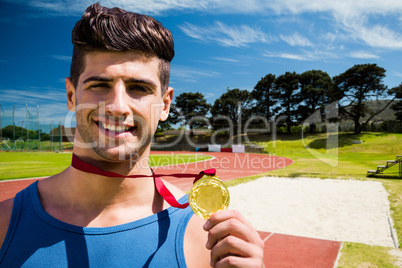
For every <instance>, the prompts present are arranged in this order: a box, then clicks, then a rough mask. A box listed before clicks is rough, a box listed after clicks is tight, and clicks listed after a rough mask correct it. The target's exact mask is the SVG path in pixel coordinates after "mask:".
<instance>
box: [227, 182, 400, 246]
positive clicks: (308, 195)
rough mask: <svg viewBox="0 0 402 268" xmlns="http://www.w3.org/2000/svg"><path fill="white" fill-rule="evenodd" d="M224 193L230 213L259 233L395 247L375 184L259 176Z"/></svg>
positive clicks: (386, 211) (385, 196)
mask: <svg viewBox="0 0 402 268" xmlns="http://www.w3.org/2000/svg"><path fill="white" fill-rule="evenodd" d="M229 192H230V197H231V203H230V209H237V210H239V211H240V212H241V213H242V214H243V215H244V216H245V217H246V218H247V219H248V220H249V221H250V222H251V224H252V225H253V226H254V227H255V228H256V229H258V230H261V231H266V232H273V233H281V234H289V235H297V236H304V237H312V238H321V239H328V240H336V241H349V242H358V243H364V244H368V245H378V246H385V247H394V246H395V244H394V240H393V237H392V231H391V228H390V222H389V201H388V193H387V191H386V190H385V189H384V187H383V185H382V184H381V183H380V182H375V181H356V180H335V179H311V178H278V177H263V178H260V179H258V180H255V181H252V182H249V183H245V184H240V185H236V186H233V187H230V188H229Z"/></svg>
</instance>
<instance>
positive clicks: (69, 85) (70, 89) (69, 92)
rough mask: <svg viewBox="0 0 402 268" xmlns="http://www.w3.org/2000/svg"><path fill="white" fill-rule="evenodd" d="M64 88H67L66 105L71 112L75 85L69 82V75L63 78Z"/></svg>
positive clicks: (73, 107)
mask: <svg viewBox="0 0 402 268" xmlns="http://www.w3.org/2000/svg"><path fill="white" fill-rule="evenodd" d="M64 81H65V83H66V90H67V107H68V109H69V110H70V111H71V112H74V111H75V105H76V103H75V87H74V85H73V83H72V82H71V79H70V77H67V78H66V79H65V80H64Z"/></svg>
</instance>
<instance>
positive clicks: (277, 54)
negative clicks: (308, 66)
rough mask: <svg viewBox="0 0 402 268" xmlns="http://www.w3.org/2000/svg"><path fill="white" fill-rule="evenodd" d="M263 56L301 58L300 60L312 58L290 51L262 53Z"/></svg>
mask: <svg viewBox="0 0 402 268" xmlns="http://www.w3.org/2000/svg"><path fill="white" fill-rule="evenodd" d="M263 56H265V57H269V58H283V59H290V60H302V61H309V60H312V59H311V58H309V57H308V56H306V55H303V54H292V53H276V54H273V53H269V52H267V53H264V54H263Z"/></svg>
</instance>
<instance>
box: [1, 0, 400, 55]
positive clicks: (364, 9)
mask: <svg viewBox="0 0 402 268" xmlns="http://www.w3.org/2000/svg"><path fill="white" fill-rule="evenodd" d="M6 1H11V0H6ZM13 2H16V3H20V4H23V5H28V6H31V7H35V8H38V9H40V10H42V11H44V14H50V15H60V16H65V15H71V14H76V15H79V14H82V13H83V11H84V10H85V8H86V7H87V6H88V5H90V4H92V3H93V1H91V0H69V1H67V0H52V1H50V0H30V1H23V0H14V1H13ZM101 4H102V5H104V6H108V7H113V6H119V7H122V8H125V9H127V10H130V11H135V12H139V13H145V14H151V15H156V14H157V15H160V16H164V15H166V16H168V15H169V14H171V12H176V11H185V12H200V13H202V14H235V15H244V14H247V15H264V16H267V15H278V16H279V15H285V17H286V16H287V15H292V16H294V15H301V14H309V16H310V15H311V16H314V15H317V14H320V15H323V16H325V17H328V21H332V22H334V25H332V26H333V27H335V28H336V30H339V31H338V32H337V33H338V34H344V33H346V34H347V35H348V36H349V39H350V40H357V41H359V42H363V43H364V44H366V45H368V46H371V47H379V48H391V49H402V33H401V30H400V29H401V27H400V24H401V23H400V22H401V17H402V1H400V0H337V1H333V0H309V1H306V0H286V1H283V0H270V1H265V0H200V1H193V0H149V1H143V0H120V1H115V0H104V1H101ZM378 18H380V19H378ZM381 18H384V19H386V21H388V22H389V25H385V24H384V20H382V19H381ZM182 27H183V31H185V32H186V33H187V34H188V35H189V36H192V37H193V38H196V39H200V40H203V37H204V36H202V34H201V33H196V32H194V31H193V30H194V29H203V28H201V27H200V28H195V27H199V26H195V25H190V24H187V25H184V26H182ZM212 27H213V30H215V32H216V33H221V34H222V35H223V36H224V37H223V38H221V39H220V38H219V37H218V36H214V37H211V36H210V35H208V36H207V37H206V38H207V39H208V38H210V41H212V40H214V41H216V42H219V43H220V44H222V45H225V46H245V45H246V44H247V41H246V38H242V37H241V36H240V35H239V34H241V33H245V32H246V31H248V30H251V33H249V35H247V36H246V37H247V38H249V37H251V38H252V39H254V40H261V39H264V38H265V39H267V40H269V39H270V38H269V37H267V36H265V35H264V34H263V33H261V31H260V30H258V29H256V28H250V27H249V26H232V27H227V26H226V25H219V24H215V25H213V26H212ZM236 27H237V28H236ZM204 30H205V29H204ZM204 38H205V37H204ZM288 38H289V37H285V40H287V41H286V42H288V43H295V44H298V45H300V44H304V45H308V44H309V43H308V40H307V39H306V40H301V39H299V40H296V39H294V40H293V39H290V40H289V39H288ZM211 39H212V40H211ZM250 42H255V41H250ZM303 42H304V43H303Z"/></svg>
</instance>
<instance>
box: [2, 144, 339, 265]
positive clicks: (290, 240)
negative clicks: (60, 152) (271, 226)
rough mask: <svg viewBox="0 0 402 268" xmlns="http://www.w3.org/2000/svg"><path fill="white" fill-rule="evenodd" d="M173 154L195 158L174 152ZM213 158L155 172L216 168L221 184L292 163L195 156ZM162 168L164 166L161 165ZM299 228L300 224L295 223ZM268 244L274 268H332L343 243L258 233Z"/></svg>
mask: <svg viewBox="0 0 402 268" xmlns="http://www.w3.org/2000/svg"><path fill="white" fill-rule="evenodd" d="M152 154H171V152H152ZM174 154H194V153H190V152H175V153H174ZM196 154H205V155H210V156H213V158H212V159H211V160H208V161H203V162H196V163H190V164H181V165H172V166H163V167H157V168H154V171H155V173H156V174H163V175H169V174H183V173H187V174H198V173H199V172H200V171H201V170H205V169H210V168H215V169H216V170H217V175H218V176H219V177H220V178H221V180H222V181H228V180H233V179H237V178H244V177H247V176H253V175H258V174H261V173H265V172H268V171H270V170H275V169H280V168H285V167H286V166H288V165H291V164H292V163H293V161H292V160H291V159H289V158H284V157H276V156H270V155H260V154H237V153H216V152H205V153H196ZM161 164H163V163H161ZM39 179H40V178H39ZM163 179H165V180H167V181H169V182H171V183H173V184H175V185H176V186H177V187H179V188H181V189H182V190H184V191H189V190H190V189H191V185H192V181H193V178H191V177H189V178H175V177H169V176H164V177H163ZM35 180H37V179H25V180H13V181H2V182H0V201H3V200H5V199H8V198H12V197H14V195H15V194H16V193H17V192H19V191H20V190H22V189H23V188H25V187H27V186H28V185H30V184H31V183H32V182H34V181H35ZM295 224H297V223H295ZM259 233H260V236H261V238H262V239H263V240H264V242H265V251H264V263H265V266H266V267H274V268H277V267H278V268H287V267H289V268H291V267H295V268H296V267H297V268H314V267H317V268H333V267H334V265H335V262H336V258H337V256H338V252H339V249H340V246H341V243H340V242H338V241H329V240H321V239H313V238H307V237H298V236H290V235H284V234H276V233H267V232H259Z"/></svg>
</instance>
